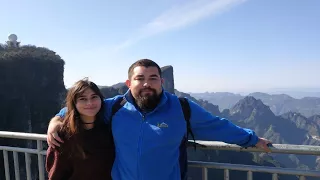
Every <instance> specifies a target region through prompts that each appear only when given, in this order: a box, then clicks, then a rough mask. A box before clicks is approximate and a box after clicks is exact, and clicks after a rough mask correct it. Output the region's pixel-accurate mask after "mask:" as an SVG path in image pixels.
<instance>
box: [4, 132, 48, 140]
mask: <svg viewBox="0 0 320 180" xmlns="http://www.w3.org/2000/svg"><path fill="white" fill-rule="evenodd" d="M0 137H3V138H12V139H30V140H42V141H46V140H47V135H46V134H36V133H23V132H10V131H0Z"/></svg>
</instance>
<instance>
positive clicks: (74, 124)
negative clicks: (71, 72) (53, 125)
mask: <svg viewBox="0 0 320 180" xmlns="http://www.w3.org/2000/svg"><path fill="white" fill-rule="evenodd" d="M88 88H90V89H91V90H92V91H93V92H94V93H95V94H97V95H98V96H99V97H100V99H101V108H100V110H99V112H98V113H97V115H96V118H95V125H97V124H98V123H103V118H104V103H103V99H104V97H103V95H102V93H101V91H100V89H99V88H98V86H97V85H96V84H95V83H93V82H91V81H89V80H88V79H87V78H86V79H83V80H80V81H77V82H76V83H75V84H74V85H73V86H72V87H71V88H70V89H69V91H68V93H67V97H66V100H65V101H66V107H67V112H66V116H65V118H64V121H63V126H62V129H61V130H62V133H63V134H64V137H65V138H67V139H69V138H71V137H74V139H75V141H74V142H75V143H76V144H72V145H73V147H75V148H73V149H74V152H73V154H74V155H78V153H80V155H81V156H82V157H85V154H84V152H83V148H82V147H81V144H79V142H78V141H77V136H75V135H77V134H79V133H80V132H81V131H82V130H83V124H82V123H81V119H80V113H79V112H78V110H77V108H76V103H77V99H78V97H80V96H81V95H82V94H83V93H84V92H85V91H86V90H87V89H88Z"/></svg>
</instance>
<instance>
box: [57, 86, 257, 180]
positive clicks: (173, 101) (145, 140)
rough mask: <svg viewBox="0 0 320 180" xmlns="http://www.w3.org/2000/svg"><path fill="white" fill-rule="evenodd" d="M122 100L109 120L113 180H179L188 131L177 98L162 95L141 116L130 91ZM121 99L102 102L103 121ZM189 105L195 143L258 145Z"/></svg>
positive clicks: (238, 130)
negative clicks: (181, 155)
mask: <svg viewBox="0 0 320 180" xmlns="http://www.w3.org/2000/svg"><path fill="white" fill-rule="evenodd" d="M124 96H125V98H126V100H127V101H128V102H127V103H126V104H125V105H124V106H123V107H122V108H121V109H119V111H118V112H117V113H116V114H115V115H114V116H113V119H112V131H113V136H114V141H115V147H116V159H115V162H114V166H113V170H112V177H113V179H115V180H151V179H152V180H180V166H179V146H180V144H181V140H182V138H183V136H184V135H185V134H186V130H187V129H186V122H185V120H184V116H183V112H182V109H181V106H180V103H179V99H178V97H177V96H175V95H172V94H170V93H168V92H164V93H163V94H162V97H161V100H160V103H159V105H158V106H157V107H156V109H154V111H152V112H150V113H147V114H143V113H142V112H140V111H139V110H138V108H137V107H136V106H135V103H134V101H133V97H132V95H131V93H130V91H128V92H127V93H126V94H125V95H124ZM122 97H123V95H121V96H116V97H114V98H109V99H105V101H104V102H105V104H106V114H105V115H106V118H108V119H109V118H110V116H111V111H112V105H113V103H114V102H115V100H116V99H118V98H122ZM189 104H190V108H191V117H190V123H191V127H192V131H193V133H194V136H195V139H197V140H208V141H223V142H226V143H230V144H238V145H240V146H243V147H248V146H254V145H255V144H256V143H257V142H258V137H257V136H256V135H255V133H254V132H253V131H252V130H250V129H244V128H241V127H238V126H236V125H234V124H232V123H231V122H230V121H228V120H227V119H224V118H220V117H217V116H213V115H211V114H210V113H209V112H207V111H206V110H204V109H203V108H202V107H201V106H199V105H197V104H196V103H194V102H193V101H191V100H189ZM64 113H65V109H62V110H61V111H60V113H59V114H58V115H59V116H63V115H64ZM107 121H108V120H107Z"/></svg>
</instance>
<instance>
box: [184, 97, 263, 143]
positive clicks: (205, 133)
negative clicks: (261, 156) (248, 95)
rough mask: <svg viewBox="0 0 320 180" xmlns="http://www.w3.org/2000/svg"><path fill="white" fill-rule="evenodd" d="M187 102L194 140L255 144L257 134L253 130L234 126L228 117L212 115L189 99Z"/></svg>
mask: <svg viewBox="0 0 320 180" xmlns="http://www.w3.org/2000/svg"><path fill="white" fill-rule="evenodd" d="M188 102H189V104H190V109H191V117H190V125H191V129H192V131H193V133H194V136H195V139H196V140H204V141H222V142H225V143H229V144H237V145H239V146H242V147H250V146H254V145H256V144H257V142H258V136H257V135H256V134H255V132H254V131H252V130H250V129H246V128H241V127H239V126H236V125H235V124H233V123H232V122H230V121H229V120H228V119H225V118H221V117H218V116H213V115H212V114H211V113H209V112H208V111H206V110H205V109H203V108H202V107H201V106H199V105H198V104H196V103H195V102H193V101H191V100H188Z"/></svg>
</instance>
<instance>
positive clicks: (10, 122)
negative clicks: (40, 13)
mask: <svg viewBox="0 0 320 180" xmlns="http://www.w3.org/2000/svg"><path fill="white" fill-rule="evenodd" d="M63 71H64V61H63V60H62V59H61V58H60V56H59V55H57V54H56V53H55V52H53V51H51V50H49V49H46V48H39V47H35V46H23V47H20V48H7V49H3V50H2V51H1V52H0V77H1V81H0V99H1V101H0V130H2V131H16V132H32V133H46V129H47V127H48V122H49V119H50V118H51V117H52V116H53V115H54V114H55V113H56V112H57V111H58V110H59V109H60V108H61V105H62V98H63V97H64V95H65V91H66V90H65V87H64V82H63ZM0 144H1V145H7V144H10V145H13V146H16V145H17V146H20V147H32V146H33V147H35V144H32V143H30V142H29V141H18V140H10V142H8V140H6V141H4V140H0ZM0 156H2V153H1V154H0ZM0 159H2V158H1V157H0ZM19 159H24V157H23V156H21V157H20V158H19ZM11 162H12V161H11ZM33 162H36V160H35V159H34V161H33ZM10 165H11V167H13V164H10ZM20 165H22V166H21V170H22V171H23V170H24V166H23V163H20ZM32 167H33V168H32V171H33V172H34V173H33V174H35V175H36V176H37V173H36V166H35V165H34V166H32ZM0 169H3V161H0ZM11 169H13V168H11ZM12 173H13V172H12ZM1 174H2V173H1ZM1 174H0V179H4V177H1ZM12 177H13V175H12Z"/></svg>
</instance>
